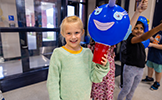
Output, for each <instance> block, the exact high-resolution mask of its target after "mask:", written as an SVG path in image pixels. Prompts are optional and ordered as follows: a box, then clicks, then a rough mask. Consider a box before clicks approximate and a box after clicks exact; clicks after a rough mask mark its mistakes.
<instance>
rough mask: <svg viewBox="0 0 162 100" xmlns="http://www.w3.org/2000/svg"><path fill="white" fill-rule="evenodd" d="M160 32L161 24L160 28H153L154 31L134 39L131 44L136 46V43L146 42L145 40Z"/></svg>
mask: <svg viewBox="0 0 162 100" xmlns="http://www.w3.org/2000/svg"><path fill="white" fill-rule="evenodd" d="M159 31H162V23H161V24H159V25H158V26H156V27H155V28H153V29H152V30H150V31H148V32H146V33H144V34H143V35H141V36H138V37H133V38H132V39H131V43H132V44H134V43H139V42H141V41H145V40H147V39H149V38H150V37H151V36H153V35H155V34H156V33H157V32H159Z"/></svg>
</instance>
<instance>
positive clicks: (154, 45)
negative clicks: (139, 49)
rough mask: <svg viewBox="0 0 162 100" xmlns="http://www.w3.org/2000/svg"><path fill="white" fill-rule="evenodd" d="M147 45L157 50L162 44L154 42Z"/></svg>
mask: <svg viewBox="0 0 162 100" xmlns="http://www.w3.org/2000/svg"><path fill="white" fill-rule="evenodd" d="M149 47H153V48H156V49H159V50H162V44H154V43H150V44H149Z"/></svg>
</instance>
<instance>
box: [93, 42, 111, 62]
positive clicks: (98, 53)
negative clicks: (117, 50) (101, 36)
mask: <svg viewBox="0 0 162 100" xmlns="http://www.w3.org/2000/svg"><path fill="white" fill-rule="evenodd" d="M108 49H109V46H108V45H105V44H102V43H97V42H96V43H95V50H94V54H93V60H92V61H93V62H95V63H98V64H101V61H102V57H103V56H104V54H107V53H108Z"/></svg>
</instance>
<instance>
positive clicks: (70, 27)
mask: <svg viewBox="0 0 162 100" xmlns="http://www.w3.org/2000/svg"><path fill="white" fill-rule="evenodd" d="M64 27H65V28H64V32H63V33H61V34H62V35H63V37H64V38H65V41H66V45H65V47H66V48H67V49H70V50H74V51H78V50H80V49H81V48H80V42H81V37H82V35H83V34H84V29H81V27H80V25H79V24H78V22H75V23H66V24H65V26H64Z"/></svg>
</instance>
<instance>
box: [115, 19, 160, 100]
mask: <svg viewBox="0 0 162 100" xmlns="http://www.w3.org/2000/svg"><path fill="white" fill-rule="evenodd" d="M161 30H162V23H161V24H159V25H158V26H156V27H155V28H153V29H152V30H150V31H148V32H146V33H144V25H143V23H142V22H140V21H137V23H136V25H135V27H134V29H133V30H132V33H131V34H130V35H129V37H128V39H127V44H126V46H127V59H126V62H125V65H124V71H123V88H122V90H121V91H120V93H119V95H118V99H117V100H123V99H124V98H125V97H126V100H131V99H132V97H133V94H134V91H135V89H136V88H137V86H138V84H139V82H140V81H141V78H142V76H143V68H144V67H145V58H146V54H145V47H144V45H143V44H142V43H141V42H142V41H145V40H147V39H149V38H150V37H151V36H153V35H155V34H156V33H157V32H159V31H161ZM143 33H144V34H143Z"/></svg>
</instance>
